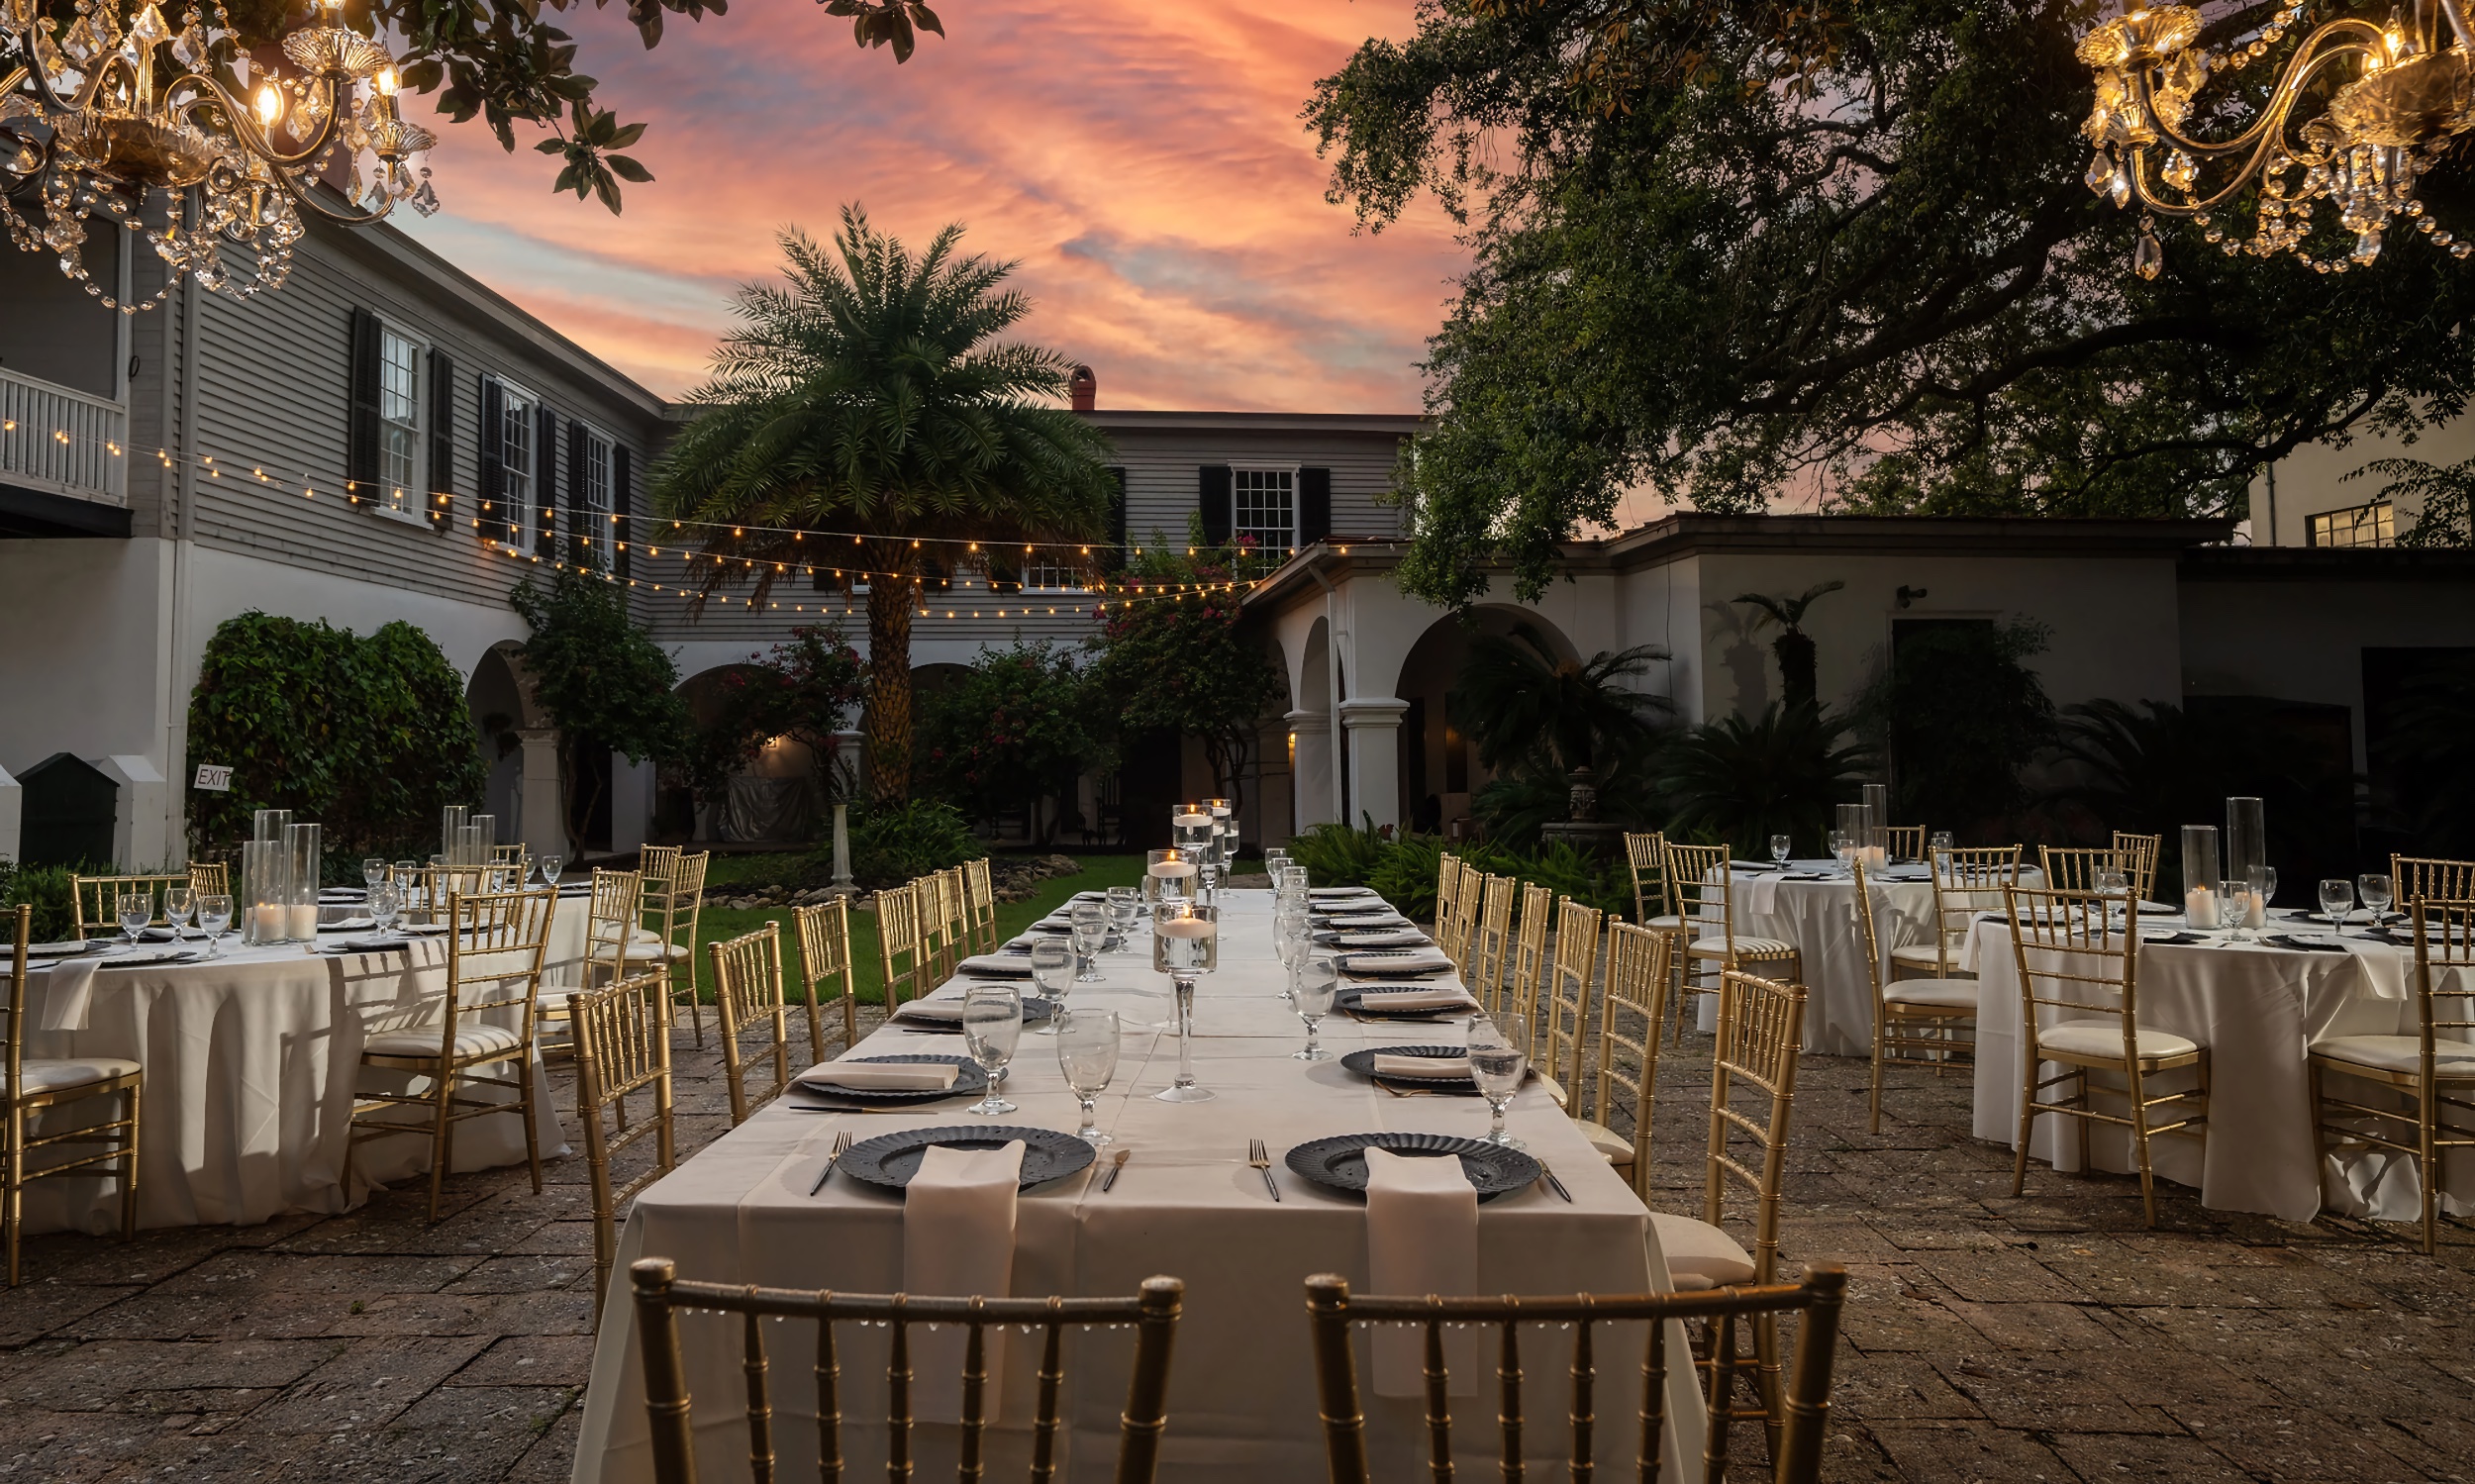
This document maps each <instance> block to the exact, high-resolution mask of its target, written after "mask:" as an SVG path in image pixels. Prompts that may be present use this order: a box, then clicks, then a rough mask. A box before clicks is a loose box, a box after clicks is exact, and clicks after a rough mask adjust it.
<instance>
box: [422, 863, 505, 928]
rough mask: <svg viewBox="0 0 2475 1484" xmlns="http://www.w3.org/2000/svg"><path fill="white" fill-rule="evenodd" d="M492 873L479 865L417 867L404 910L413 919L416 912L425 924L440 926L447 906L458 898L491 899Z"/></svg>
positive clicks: (487, 868)
mask: <svg viewBox="0 0 2475 1484" xmlns="http://www.w3.org/2000/svg"><path fill="white" fill-rule="evenodd" d="M490 894H491V893H490V870H489V867H487V866H479V865H425V866H417V867H415V868H414V870H413V874H412V886H411V895H410V897H409V898H408V899H407V901H406V903H405V907H404V913H405V916H406V917H407V918H408V919H409V918H410V917H411V916H412V915H413V914H414V913H415V912H419V913H421V914H422V915H423V918H424V920H425V921H428V922H433V923H435V922H438V921H441V920H442V919H443V918H445V917H446V904H447V903H448V902H449V901H451V900H452V899H454V898H456V897H483V896H488V895H490Z"/></svg>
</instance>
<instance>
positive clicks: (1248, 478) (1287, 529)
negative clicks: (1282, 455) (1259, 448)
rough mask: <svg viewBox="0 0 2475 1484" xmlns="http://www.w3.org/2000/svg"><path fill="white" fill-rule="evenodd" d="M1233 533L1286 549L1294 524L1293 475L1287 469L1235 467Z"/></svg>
mask: <svg viewBox="0 0 2475 1484" xmlns="http://www.w3.org/2000/svg"><path fill="white" fill-rule="evenodd" d="M1232 480H1233V488H1232V494H1233V496H1234V501H1235V509H1234V511H1233V515H1234V517H1235V519H1234V521H1233V522H1232V528H1231V529H1232V535H1233V536H1235V537H1236V539H1237V540H1238V541H1239V542H1240V543H1244V542H1246V541H1248V540H1251V541H1252V543H1253V544H1254V545H1255V546H1256V547H1258V548H1262V549H1277V550H1283V551H1285V550H1287V549H1288V547H1289V544H1290V540H1291V535H1292V533H1293V532H1294V531H1295V529H1296V523H1295V522H1294V521H1293V520H1292V518H1291V510H1292V508H1293V504H1292V502H1293V500H1294V497H1295V493H1296V488H1295V487H1296V476H1294V475H1293V474H1292V473H1291V472H1290V471H1289V470H1287V469H1237V470H1234V471H1233V473H1232Z"/></svg>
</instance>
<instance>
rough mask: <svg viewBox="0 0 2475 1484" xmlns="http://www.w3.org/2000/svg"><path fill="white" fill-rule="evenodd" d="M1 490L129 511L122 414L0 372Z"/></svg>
mask: <svg viewBox="0 0 2475 1484" xmlns="http://www.w3.org/2000/svg"><path fill="white" fill-rule="evenodd" d="M0 484H14V485H18V486H20V487H21V488H25V489H32V490H41V491H43V492H44V493H46V494H53V495H67V496H68V497H70V498H71V499H76V500H92V501H95V502H96V503H98V504H102V505H127V504H128V503H129V413H128V410H127V409H125V408H123V407H122V406H121V404H120V403H118V402H113V401H109V400H107V399H105V398H102V397H95V396H89V395H87V394H86V393H84V392H80V391H71V390H70V389H69V388H67V387H65V386H55V385H53V384H52V383H50V382H49V381H38V380H36V379H35V378H34V377H32V376H20V375H18V374H17V373H16V372H14V371H8V370H0Z"/></svg>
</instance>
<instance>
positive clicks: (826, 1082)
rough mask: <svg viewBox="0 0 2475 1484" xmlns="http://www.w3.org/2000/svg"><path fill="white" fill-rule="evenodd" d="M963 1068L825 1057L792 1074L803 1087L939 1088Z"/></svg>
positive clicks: (943, 1086)
mask: <svg viewBox="0 0 2475 1484" xmlns="http://www.w3.org/2000/svg"><path fill="white" fill-rule="evenodd" d="M960 1075H962V1068H960V1067H958V1066H952V1065H949V1064H946V1063H943V1062H927V1061H827V1062H821V1063H819V1064H818V1065H816V1066H812V1067H810V1068H808V1070H806V1071H804V1072H801V1073H800V1074H799V1075H798V1076H797V1077H794V1078H792V1079H791V1080H793V1081H794V1082H797V1083H798V1084H799V1085H800V1086H802V1087H813V1088H816V1089H818V1090H819V1091H830V1090H832V1089H834V1088H838V1087H849V1088H859V1089H864V1090H866V1091H869V1092H940V1091H942V1090H944V1089H945V1088H948V1087H951V1086H953V1085H954V1078H956V1077H958V1076H960Z"/></svg>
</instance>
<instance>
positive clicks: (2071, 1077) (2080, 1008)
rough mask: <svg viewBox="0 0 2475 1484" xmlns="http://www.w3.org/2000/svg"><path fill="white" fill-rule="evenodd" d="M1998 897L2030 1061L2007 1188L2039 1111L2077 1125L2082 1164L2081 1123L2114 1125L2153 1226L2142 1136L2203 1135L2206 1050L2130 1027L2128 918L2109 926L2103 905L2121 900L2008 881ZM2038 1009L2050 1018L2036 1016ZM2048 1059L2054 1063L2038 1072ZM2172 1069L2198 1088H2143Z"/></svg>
mask: <svg viewBox="0 0 2475 1484" xmlns="http://www.w3.org/2000/svg"><path fill="white" fill-rule="evenodd" d="M2008 903H2009V906H2008V912H2009V915H2010V918H2011V946H2012V956H2013V959H2014V961H2015V962H2016V963H2017V964H2018V966H2019V972H2020V1034H2021V1037H2022V1039H2024V1040H2025V1041H2026V1042H2027V1044H2026V1045H2025V1046H2024V1047H2023V1055H2022V1057H2021V1064H2022V1065H2023V1066H2025V1067H2027V1068H2029V1075H2027V1076H2026V1077H2023V1078H2022V1079H2021V1083H2020V1144H2019V1149H2018V1152H2017V1153H2016V1154H2015V1155H2014V1156H2013V1160H2012V1173H2011V1193H2012V1194H2013V1195H2015V1196H2017V1195H2020V1194H2021V1193H2023V1192H2024V1191H2026V1190H2027V1189H2028V1180H2029V1136H2030V1134H2031V1133H2032V1132H2033V1131H2034V1129H2035V1126H2036V1120H2037V1118H2038V1116H2039V1115H2043V1114H2053V1115H2055V1116H2057V1117H2062V1118H2068V1119H2072V1120H2074V1121H2076V1126H2077V1128H2078V1130H2079V1138H2080V1167H2081V1168H2082V1169H2086V1168H2087V1167H2088V1130H2089V1126H2090V1125H2091V1124H2099V1123H2104V1124H2113V1125H2116V1126H2118V1127H2120V1128H2124V1129H2128V1130H2129V1131H2130V1135H2131V1157H2132V1159H2133V1160H2134V1161H2135V1162H2136V1163H2137V1164H2138V1166H2139V1194H2140V1204H2141V1207H2142V1208H2143V1210H2145V1212H2146V1213H2147V1219H2148V1225H2149V1226H2151V1227H2154V1226H2155V1225H2157V1186H2156V1175H2155V1167H2154V1165H2153V1164H2152V1163H2151V1162H2150V1160H2149V1150H2148V1145H2149V1141H2150V1140H2151V1139H2154V1138H2158V1137H2160V1136H2162V1135H2167V1134H2190V1135H2193V1136H2195V1137H2198V1138H2207V1137H2208V1113H2209V1048H2208V1047H2207V1046H2204V1045H2202V1044H2200V1043H2199V1042H2198V1041H2195V1040H2193V1039H2190V1038H2188V1037H2183V1036H2177V1035H2175V1034H2174V1033H2173V1032H2171V1031H2161V1030H2158V1029H2156V1028H2154V1027H2150V1026H2142V1025H2141V1024H2140V1023H2139V926H2138V918H2137V916H2136V914H2134V915H2131V916H2129V917H2128V918H2127V919H2126V920H2125V921H2124V922H2122V923H2116V922H2115V921H2114V920H2113V917H2112V913H2111V912H2110V911H2109V909H2110V908H2111V909H2113V911H2120V910H2121V909H2122V906H2123V899H2122V898H2120V897H2103V896H2098V895H2096V894H2094V893H2090V892H2068V891H2040V890H2033V889H2030V888H2029V887H2023V886H2015V887H2013V888H2012V889H2011V891H2010V894H2009V897H2008ZM2048 1011H2050V1012H2053V1014H2052V1015H2046V1014H2044V1012H2048ZM2057 1017H2059V1018H2057ZM2046 1062H2052V1063H2053V1064H2054V1065H2056V1066H2059V1067H2061V1068H2062V1070H2061V1071H2059V1072H2057V1073H2055V1074H2054V1075H2053V1076H2051V1077H2045V1076H2042V1073H2043V1070H2044V1066H2043V1064H2044V1063H2046ZM2179 1071H2190V1072H2191V1073H2192V1074H2193V1076H2194V1077H2195V1079H2196V1080H2197V1085H2196V1086H2195V1087H2192V1088H2187V1089H2182V1090H2178V1091H2173V1092H2151V1091H2150V1090H2149V1085H2148V1084H2149V1079H2150V1078H2152V1077H2161V1076H2163V1075H2165V1074H2166V1073H2168V1072H2179ZM2092 1072H2108V1073H2111V1074H2113V1075H2115V1076H2117V1077H2120V1078H2121V1079H2122V1085H2121V1086H2120V1087H2104V1086H2099V1085H2097V1084H2095V1083H2094V1082H2092V1081H2091V1079H2090V1073H2092ZM2048 1088H2055V1089H2060V1091H2059V1093H2058V1095H2057V1098H2056V1100H2055V1101H2053V1102H2050V1103H2048V1102H2044V1101H2041V1100H2040V1098H2039V1096H2038V1095H2039V1094H2041V1093H2043V1092H2045V1091H2046V1090H2047V1089H2048ZM2098 1094H2107V1095H2117V1096H2120V1097H2122V1098H2123V1100H2124V1108H2125V1111H2124V1112H2122V1113H2111V1112H2106V1111H2104V1110H2102V1109H2100V1108H2099V1107H2098V1106H2097V1096H2096V1095H2098ZM2161 1114H2162V1118H2161V1117H2160V1115H2161Z"/></svg>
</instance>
